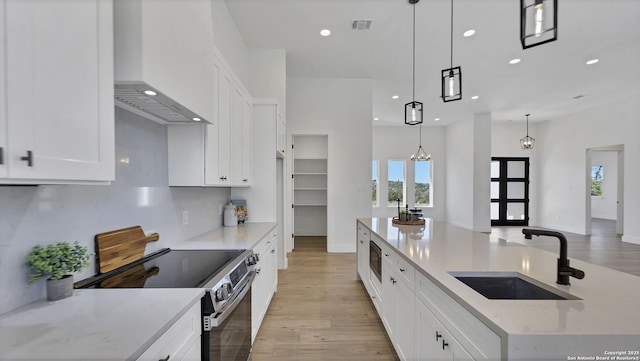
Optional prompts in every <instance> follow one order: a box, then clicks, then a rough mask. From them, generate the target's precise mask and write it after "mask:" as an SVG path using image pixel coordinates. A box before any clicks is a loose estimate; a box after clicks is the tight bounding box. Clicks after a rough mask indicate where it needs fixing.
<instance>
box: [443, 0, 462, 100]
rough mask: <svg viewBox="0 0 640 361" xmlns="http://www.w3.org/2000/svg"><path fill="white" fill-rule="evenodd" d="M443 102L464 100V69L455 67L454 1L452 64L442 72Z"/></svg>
mask: <svg viewBox="0 0 640 361" xmlns="http://www.w3.org/2000/svg"><path fill="white" fill-rule="evenodd" d="M441 78H442V101H444V102H445V103H446V102H452V101H456V100H460V99H462V69H461V68H460V67H459V66H456V67H455V68H454V67H453V0H451V64H450V68H449V69H444V70H442V73H441Z"/></svg>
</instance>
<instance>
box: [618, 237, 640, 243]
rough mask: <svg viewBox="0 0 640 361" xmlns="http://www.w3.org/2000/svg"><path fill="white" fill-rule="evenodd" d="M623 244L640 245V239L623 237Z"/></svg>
mask: <svg viewBox="0 0 640 361" xmlns="http://www.w3.org/2000/svg"><path fill="white" fill-rule="evenodd" d="M622 242H627V243H634V244H640V237H637V236H627V235H622Z"/></svg>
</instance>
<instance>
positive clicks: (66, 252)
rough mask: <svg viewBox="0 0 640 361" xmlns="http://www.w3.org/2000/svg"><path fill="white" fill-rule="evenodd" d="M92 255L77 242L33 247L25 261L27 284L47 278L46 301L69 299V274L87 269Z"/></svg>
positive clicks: (70, 287)
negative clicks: (27, 269) (27, 272)
mask: <svg viewBox="0 0 640 361" xmlns="http://www.w3.org/2000/svg"><path fill="white" fill-rule="evenodd" d="M92 255H93V253H89V251H88V249H87V247H85V246H81V245H79V244H78V242H75V243H74V244H70V243H68V242H59V243H56V244H50V245H48V246H46V247H42V246H40V245H37V246H34V247H33V250H32V251H31V252H30V253H29V255H28V256H27V261H26V265H27V267H29V283H33V282H35V281H37V280H38V279H39V278H40V277H44V276H49V278H48V279H47V300H49V301H55V300H60V299H63V298H67V297H70V296H71V295H72V294H73V275H71V274H70V273H71V272H79V271H82V270H83V269H85V268H87V267H88V266H89V258H90V256H92Z"/></svg>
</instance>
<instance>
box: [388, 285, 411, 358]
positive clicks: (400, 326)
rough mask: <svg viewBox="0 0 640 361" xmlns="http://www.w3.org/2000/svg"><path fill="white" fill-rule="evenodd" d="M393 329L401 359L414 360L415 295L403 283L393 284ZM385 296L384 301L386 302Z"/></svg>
mask: <svg viewBox="0 0 640 361" xmlns="http://www.w3.org/2000/svg"><path fill="white" fill-rule="evenodd" d="M394 288H395V291H396V301H395V306H396V309H395V330H394V332H393V333H394V340H393V343H394V345H395V346H396V351H397V352H398V356H399V357H400V359H401V360H414V352H415V350H414V345H415V343H414V335H413V332H414V322H415V317H414V315H415V314H414V302H415V295H414V294H413V292H412V291H411V289H409V288H408V287H407V286H406V285H405V284H404V283H402V282H399V281H398V282H397V283H396V284H395V287H394ZM386 300H387V299H386V298H385V299H384V301H385V302H386Z"/></svg>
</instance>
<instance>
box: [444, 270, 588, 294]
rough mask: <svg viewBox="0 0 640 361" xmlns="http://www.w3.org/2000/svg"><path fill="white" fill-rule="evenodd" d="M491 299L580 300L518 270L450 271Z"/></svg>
mask: <svg viewBox="0 0 640 361" xmlns="http://www.w3.org/2000/svg"><path fill="white" fill-rule="evenodd" d="M449 274H450V275H452V276H453V277H455V278H456V279H458V280H459V281H460V282H462V283H464V284H465V285H467V286H469V287H471V288H472V289H473V290H474V291H476V292H478V293H479V294H481V295H483V296H484V297H486V298H488V299H491V300H579V299H580V298H578V297H575V296H573V295H570V294H568V293H566V292H562V291H560V290H557V289H554V288H552V287H551V286H548V285H545V284H544V283H541V282H539V281H536V280H534V279H533V278H530V277H527V276H524V275H522V274H520V273H517V272H449Z"/></svg>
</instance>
